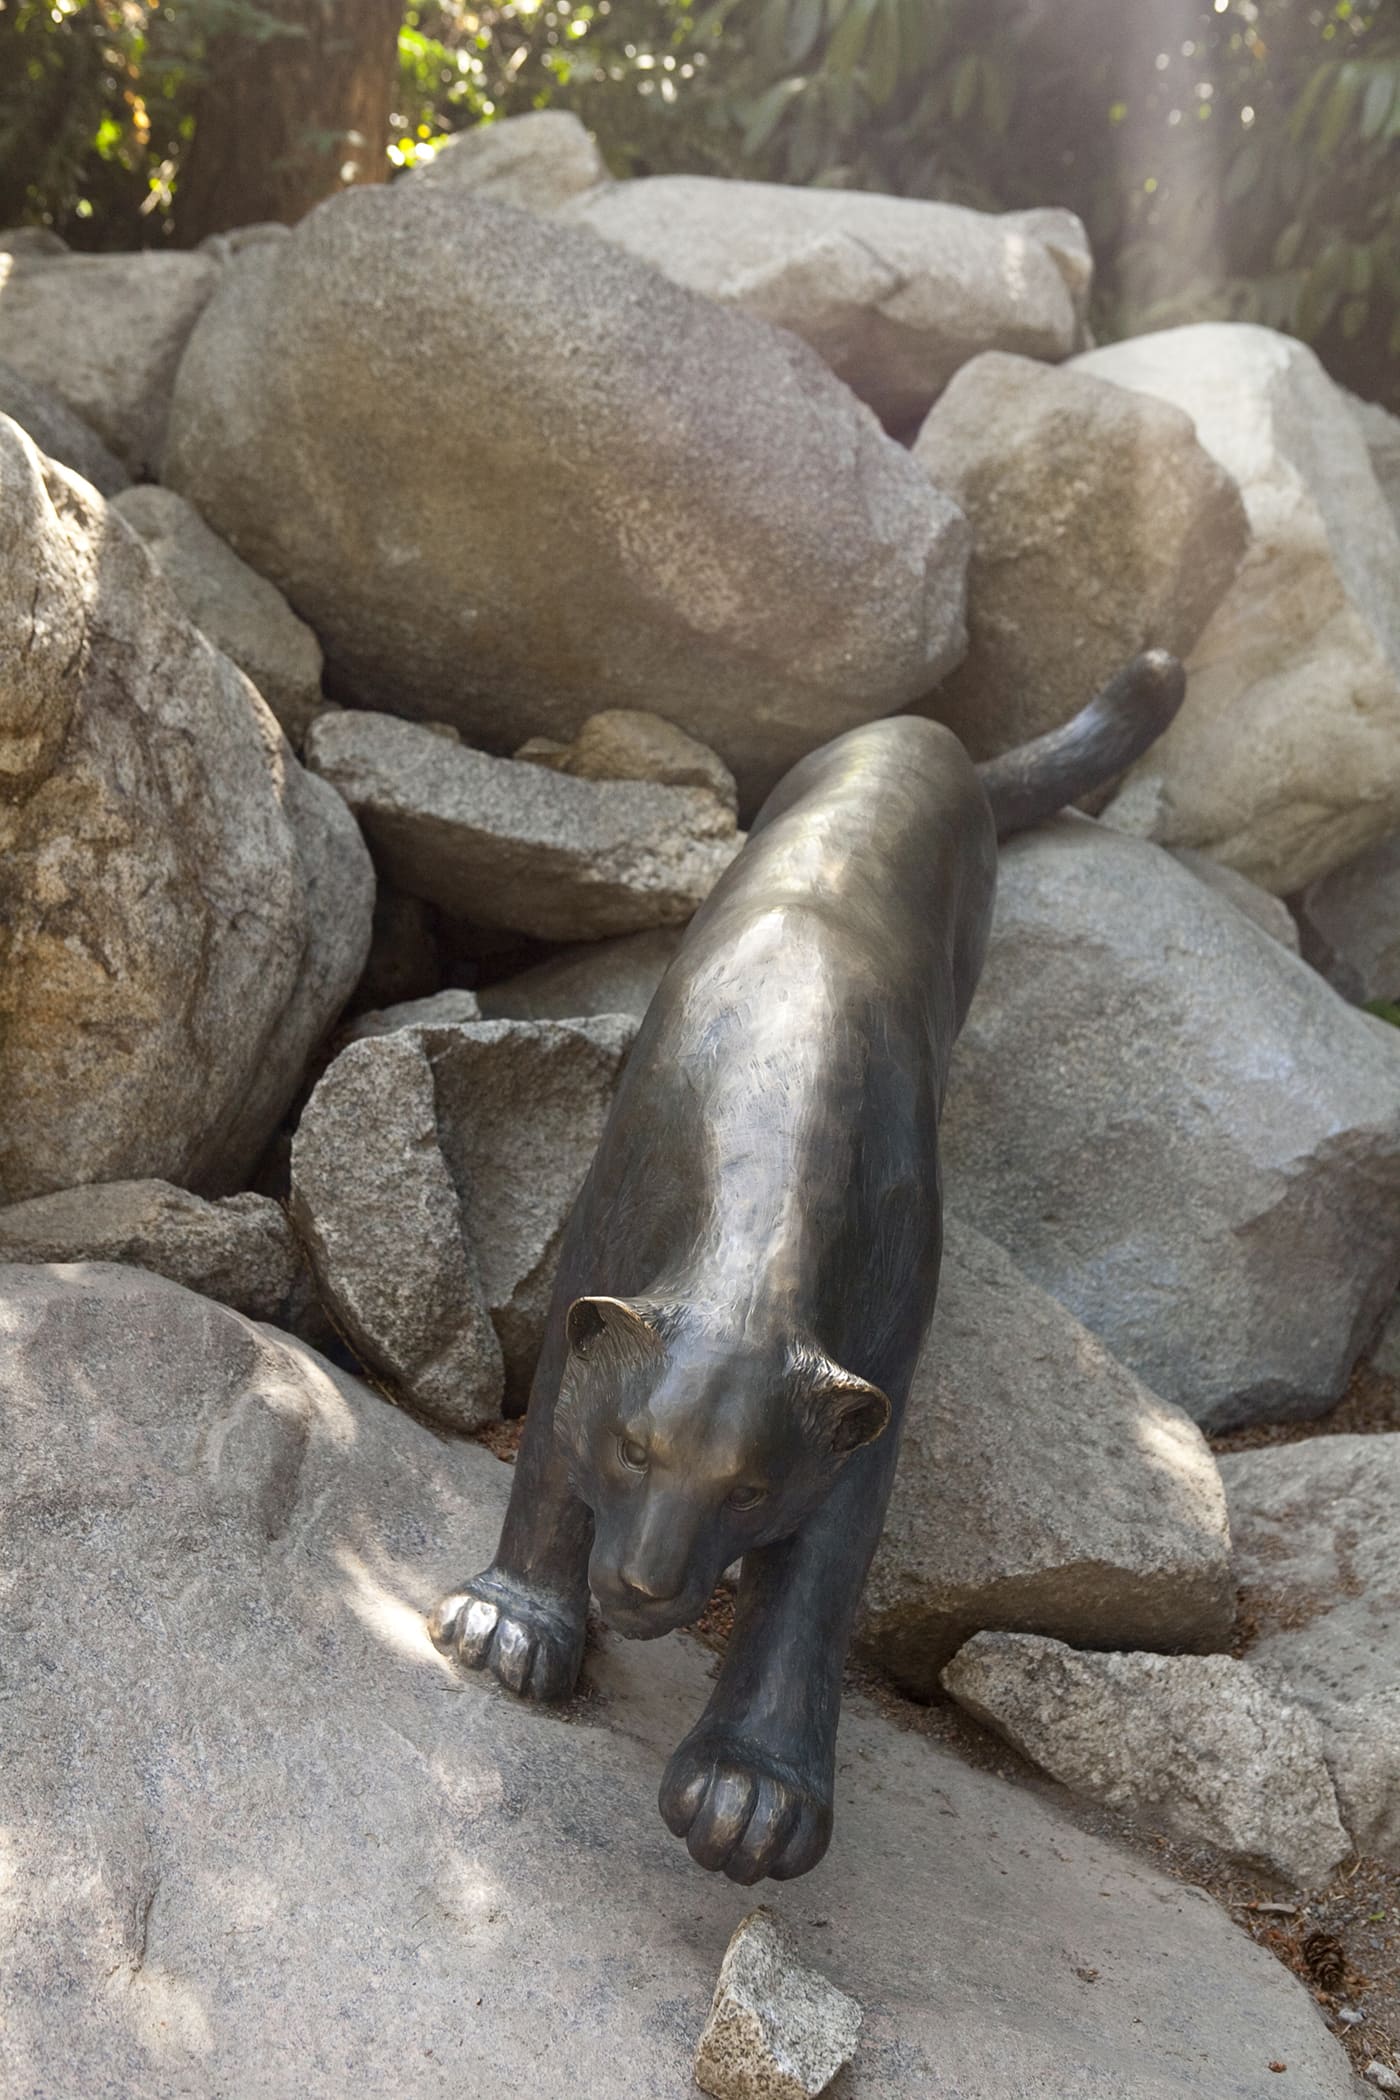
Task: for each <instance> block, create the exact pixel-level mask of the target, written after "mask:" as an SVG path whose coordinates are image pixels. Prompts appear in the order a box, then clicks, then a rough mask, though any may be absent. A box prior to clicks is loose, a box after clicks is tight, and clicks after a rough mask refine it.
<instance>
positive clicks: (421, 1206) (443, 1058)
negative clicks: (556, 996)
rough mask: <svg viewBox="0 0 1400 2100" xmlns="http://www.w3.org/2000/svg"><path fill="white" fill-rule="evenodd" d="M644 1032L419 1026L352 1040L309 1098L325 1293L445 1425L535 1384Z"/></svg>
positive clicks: (360, 1343)
mask: <svg viewBox="0 0 1400 2100" xmlns="http://www.w3.org/2000/svg"><path fill="white" fill-rule="evenodd" d="M429 1003H430V1004H431V1003H433V1002H429ZM635 1034H636V1026H635V1024H634V1023H633V1022H631V1021H630V1020H627V1019H625V1018H623V1017H622V1016H621V1015H605V1016H603V1017H601V1018H598V1019H594V1020H588V1021H584V1020H579V1021H572V1022H559V1021H543V1022H532V1021H481V1022H465V1023H451V1022H442V1021H424V1022H419V1023H417V1024H416V1025H410V1026H408V1027H400V1028H395V1029H393V1030H392V1031H390V1032H389V1033H388V1034H384V1035H379V1036H371V1037H368V1038H364V1039H362V1040H360V1041H359V1042H356V1043H353V1044H352V1045H351V1046H350V1048H349V1049H347V1050H345V1051H343V1052H342V1053H341V1055H340V1056H339V1057H338V1058H336V1060H335V1062H334V1063H333V1064H332V1065H331V1067H330V1069H329V1071H327V1073H326V1074H325V1076H324V1077H323V1078H322V1079H321V1081H320V1082H319V1084H318V1085H317V1087H316V1090H315V1092H314V1093H313V1094H312V1096H311V1099H310V1101H309V1102H308V1103H307V1105H306V1108H305V1110H304V1112H303V1114H302V1118H301V1121H300V1123H299V1124H298V1126H297V1133H296V1137H295V1139H294V1141H293V1144H292V1216H293V1219H294V1220H295V1222H296V1224H297V1226H298V1228H299V1230H300V1232H301V1234H302V1237H303V1239H304V1240H305V1242H306V1245H307V1246H308V1248H309V1249H310V1252H311V1260H312V1265H313V1267H314V1269H315V1272H316V1277H317V1281H318V1283H319V1285H320V1289H321V1295H322V1297H323V1298H324V1300H325V1302H326V1304H327V1305H328V1306H330V1307H331V1309H332V1311H333V1312H334V1313H335V1314H336V1315H337V1317H338V1318H339V1320H340V1322H341V1324H342V1326H343V1327H344V1329H345V1332H346V1333H347V1334H348V1335H349V1337H350V1339H351V1340H352V1341H353V1343H354V1344H355V1347H356V1348H357V1349H358V1350H359V1351H360V1353H361V1355H362V1357H363V1359H364V1362H365V1363H366V1364H367V1365H368V1366H369V1367H370V1368H371V1369H372V1370H374V1371H375V1372H376V1373H377V1374H378V1375H379V1376H380V1377H382V1378H383V1379H384V1380H385V1382H386V1383H387V1385H388V1386H389V1387H390V1389H391V1391H393V1393H394V1394H395V1395H396V1396H397V1397H399V1398H401V1399H403V1400H406V1401H407V1402H408V1403H409V1404H410V1405H411V1406H413V1407H415V1408H417V1409H418V1410H419V1411H420V1412H421V1413H423V1414H426V1415H430V1416H431V1417H432V1418H433V1419H434V1420H435V1421H439V1422H442V1423H444V1424H445V1425H447V1426H448V1427H451V1428H458V1429H461V1428H471V1427H473V1426H475V1425H476V1424H477V1423H480V1422H483V1421H485V1420H487V1419H488V1418H489V1417H490V1416H492V1415H495V1414H498V1413H499V1412H500V1406H501V1399H502V1394H503V1390H505V1389H506V1387H507V1386H508V1389H509V1390H510V1391H511V1392H512V1393H513V1394H514V1395H516V1396H517V1397H519V1398H523V1397H524V1395H525V1393H526V1392H527V1391H528V1389H529V1383H530V1378H531V1376H532V1374H533V1372H534V1367H535V1358H536V1356H537V1355H538V1353H539V1347H540V1343H541V1341H542V1339H543V1336H544V1324H545V1316H546V1314H547V1312H548V1308H549V1293H550V1290H551V1287H552V1285H553V1282H554V1269H555V1264H556V1261H557V1259H558V1254H559V1244H560V1240H561V1238H562V1236H563V1231H564V1226H565V1224H566V1222H567V1220H568V1215H569V1212H570V1210H571V1209H572V1208H573V1202H574V1198H575V1197H576V1196H577V1194H578V1192H579V1190H580V1188H581V1187H582V1186H583V1179H584V1176H585V1174H586V1173H587V1172H588V1167H589V1163H590V1161H591V1160H592V1157H593V1153H594V1151H595V1149H596V1147H597V1143H598V1139H599V1137H600V1136H601V1135H602V1129H603V1123H604V1120H605V1118H606V1116H607V1113H608V1109H609V1108H610V1106H611V1105H612V1095H613V1088H614V1086H615V1084H616V1081H617V1077H618V1074H619V1072H620V1071H621V1068H622V1061H623V1058H624V1056H625V1055H626V1052H627V1050H628V1048H629V1047H630V1045H631V1042H632V1038H633V1036H634V1035H635ZM503 1365H504V1380H505V1384H503Z"/></svg>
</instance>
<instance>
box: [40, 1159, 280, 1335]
mask: <svg viewBox="0 0 1400 2100" xmlns="http://www.w3.org/2000/svg"><path fill="white" fill-rule="evenodd" d="M89 1261H98V1262H128V1263H132V1264H134V1265H135V1266H136V1267H138V1268H142V1269H150V1270H151V1271H153V1273H154V1274H155V1275H157V1276H167V1277H169V1279H170V1281H171V1282H172V1283H182V1284H184V1285H185V1286H186V1287H187V1288H188V1289H190V1290H192V1291H199V1292H200V1293H201V1294H202V1295H203V1296H204V1297H206V1298H217V1299H218V1300H219V1303H220V1304H221V1305H231V1306H233V1308H234V1309H235V1311H237V1312H242V1313H247V1314H248V1316H249V1318H250V1319H254V1320H272V1321H274V1322H275V1323H276V1324H277V1325H278V1326H286V1325H288V1324H289V1323H290V1322H291V1321H292V1320H294V1319H295V1318H296V1315H297V1312H298V1309H299V1305H298V1301H299V1299H300V1298H301V1296H302V1295H303V1293H304V1289H305V1267H306V1265H305V1262H304V1260H303V1258H302V1253H301V1249H300V1247H298V1245H297V1242H296V1236H295V1235H294V1233H293V1231H292V1228H291V1226H290V1225H289V1224H288V1222H287V1215H286V1212H285V1211H284V1210H283V1209H282V1207H281V1205H280V1204H277V1203H274V1202H273V1201H272V1200H271V1198H270V1197H267V1196H254V1195H249V1194H246V1193H245V1194H242V1195H238V1196H224V1197H222V1198H220V1199H219V1201H217V1202H215V1203H209V1202H206V1201H205V1199H204V1198H203V1197H202V1196H192V1195H191V1194H190V1192H189V1190H188V1189H179V1188H174V1187H172V1186H171V1184H170V1183H169V1182H168V1181H112V1182H100V1183H98V1184H96V1185H95V1186H94V1187H91V1188H82V1189H59V1190H56V1191H55V1192H54V1193H53V1194H52V1195H50V1196H31V1197H30V1198H29V1200H28V1202H27V1203H11V1204H8V1205H7V1206H6V1207H5V1208H4V1209H3V1210H0V1263H13V1262H89Z"/></svg>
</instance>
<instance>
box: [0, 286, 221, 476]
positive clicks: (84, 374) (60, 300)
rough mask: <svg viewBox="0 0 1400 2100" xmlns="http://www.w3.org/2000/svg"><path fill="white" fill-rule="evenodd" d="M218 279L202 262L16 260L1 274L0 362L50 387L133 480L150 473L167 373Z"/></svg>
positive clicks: (171, 378)
mask: <svg viewBox="0 0 1400 2100" xmlns="http://www.w3.org/2000/svg"><path fill="white" fill-rule="evenodd" d="M218 281H219V266H218V264H217V263H216V262H214V261H212V260H211V258H210V257H209V256H207V255H189V254H184V255H176V254H156V253H155V252H154V251H153V250H152V249H149V248H147V249H143V250H141V252H140V253H139V254H136V255H70V254H62V255H54V254H49V253H47V252H44V253H40V254H33V253H31V252H23V253H21V254H19V255H17V256H16V259H15V261H14V262H13V263H12V265H11V266H10V268H9V269H8V270H7V272H6V274H5V285H4V296H3V298H0V358H4V359H5V360H6V362H7V363H8V364H11V365H13V366H14V368H15V370H16V371H17V372H19V373H20V374H21V375H22V376H23V377H24V378H25V379H28V380H30V381H33V382H36V383H37V384H39V385H40V386H44V387H49V388H52V390H53V392H54V393H56V394H57V395H58V396H59V398H60V400H61V401H63V402H64V403H65V404H66V405H67V407H68V408H70V409H71V410H72V411H73V413H74V415H77V416H81V417H82V419H83V421H84V422H85V423H87V424H89V425H90V426H91V427H92V429H93V430H95V431H96V432H97V435H98V436H99V437H100V438H101V439H102V441H103V443H104V444H105V445H109V446H110V447H111V449H112V451H113V452H114V453H115V454H116V455H117V458H118V459H119V460H120V461H121V462H122V464H123V466H125V467H127V468H128V469H129V470H130V471H131V473H133V474H157V473H159V471H160V462H161V454H162V452H163V450H164V446H165V425H166V417H167V414H168V412H169V408H170V397H171V391H172V388H173V386H174V383H175V368H176V366H177V365H178V363H179V361H180V357H181V353H182V352H183V350H184V347H185V344H186V342H187V340H188V338H189V334H190V331H191V329H192V328H193V327H194V324H195V322H196V321H197V320H198V318H199V315H200V313H201V311H202V310H203V308H204V305H205V303H206V301H207V300H208V298H209V296H210V294H211V293H212V291H213V289H214V287H215V285H216V284H217V283H218Z"/></svg>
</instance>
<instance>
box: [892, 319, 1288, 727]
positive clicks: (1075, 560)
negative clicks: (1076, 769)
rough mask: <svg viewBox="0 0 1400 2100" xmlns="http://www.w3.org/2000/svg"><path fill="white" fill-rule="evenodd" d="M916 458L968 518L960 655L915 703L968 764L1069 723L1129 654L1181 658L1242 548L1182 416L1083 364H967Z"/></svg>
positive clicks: (1233, 504)
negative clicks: (949, 735) (961, 747)
mask: <svg viewBox="0 0 1400 2100" xmlns="http://www.w3.org/2000/svg"><path fill="white" fill-rule="evenodd" d="M914 457H915V459H917V460H918V461H919V463H920V465H921V466H923V467H925V468H926V469H927V471H928V474H929V478H930V479H931V480H932V481H933V482H934V483H936V485H937V486H938V487H939V488H941V489H943V490H945V491H946V492H947V494H948V495H950V496H952V497H953V499H954V501H955V502H956V503H958V504H959V506H960V507H961V508H962V510H963V511H965V512H966V514H967V520H968V523H969V525H970V526H971V528H972V559H971V562H970V563H969V565H968V572H967V631H968V649H967V655H966V657H965V658H964V660H963V662H962V663H961V664H960V665H959V666H958V668H957V669H956V670H955V671H954V672H953V673H952V674H951V675H950V676H949V677H948V678H946V679H945V680H944V681H943V683H942V684H941V685H940V686H939V688H938V690H937V692H936V693H934V694H933V695H932V696H931V697H930V699H929V701H928V702H927V703H926V704H927V711H928V712H929V713H930V714H932V715H935V716H936V717H937V719H938V720H939V721H940V722H946V723H947V724H948V726H949V728H950V729H954V730H956V731H957V734H958V735H959V736H960V737H961V738H962V741H963V743H964V744H966V746H967V748H968V750H969V751H970V752H971V753H972V755H973V757H974V758H992V757H995V756H996V755H997V754H998V753H999V752H1002V751H1007V750H1010V749H1011V748H1012V746H1013V745H1016V744H1024V743H1028V742H1029V741H1030V739H1031V738H1032V737H1037V736H1041V735H1043V733H1044V732H1045V731H1046V730H1047V729H1054V728H1057V727H1058V726H1059V724H1060V723H1061V722H1066V721H1068V720H1069V717H1070V716H1071V715H1073V714H1077V713H1078V712H1079V710H1080V708H1081V707H1086V706H1087V705H1088V703H1089V702H1090V700H1092V699H1093V697H1094V695H1095V693H1097V692H1098V691H1099V689H1100V687H1101V686H1103V685H1105V684H1106V683H1107V682H1108V680H1109V679H1110V678H1111V677H1112V676H1113V674H1114V672H1115V671H1118V670H1121V668H1122V666H1123V665H1124V664H1125V663H1127V662H1128V660H1129V658H1130V657H1133V656H1136V655H1137V654H1138V652H1139V651H1140V650H1142V649H1170V650H1171V651H1172V653H1173V654H1174V655H1176V656H1180V657H1183V658H1184V657H1185V656H1186V655H1187V654H1188V652H1189V651H1190V649H1191V646H1192V644H1193V643H1194V642H1195V641H1196V639H1197V637H1198V636H1199V634H1200V633H1201V630H1202V629H1203V628H1204V626H1205V624H1206V622H1207V620H1208V619H1209V618H1210V615H1211V614H1212V613H1213V612H1214V610H1215V608H1216V606H1217V605H1218V604H1219V602H1220V600H1221V598H1222V597H1223V596H1224V595H1225V592H1226V591H1227V590H1228V588H1229V586H1230V583H1231V581H1232V579H1233V577H1234V574H1235V571H1236V569H1237V568H1238V567H1239V565H1240V561H1241V558H1242V557H1243V555H1244V551H1245V548H1246V546H1247V544H1248V540H1249V527H1248V525H1247V523H1246V521H1245V514H1244V505H1243V504H1242V503H1241V501H1240V493H1239V490H1238V489H1237V488H1236V486H1235V484H1234V481H1233V480H1232V479H1231V477H1230V475H1229V474H1228V473H1226V471H1225V469H1224V468H1223V467H1222V466H1220V465H1219V464H1218V463H1217V462H1216V461H1215V460H1214V459H1212V457H1211V455H1210V454H1209V453H1208V452H1207V451H1206V450H1205V448H1204V446H1202V445H1201V444H1200V443H1199V442H1198V440H1197V437H1196V432H1195V429H1194V427H1193V425H1192V422H1191V418H1190V417H1189V416H1188V415H1186V414H1185V413H1184V412H1183V411H1182V410H1181V409H1179V408H1176V407H1174V406H1173V405H1172V404H1171V403H1170V402H1167V401H1157V400H1154V399H1153V398H1152V397H1151V396H1150V395H1147V394H1142V393H1135V392H1131V391H1129V389H1127V388H1126V387H1120V386H1114V385H1113V384H1112V383H1111V382H1110V381H1109V380H1107V379H1100V378H1097V377H1095V376H1094V375H1093V374H1092V373H1089V372H1085V371H1082V370H1078V369H1076V370H1072V371H1069V370H1055V369H1052V368H1051V367H1050V366H1047V365H1043V364H1036V363H1034V362H1033V361H1032V359H1030V358H1027V357H1008V356H1005V355H1003V354H1001V353H1000V352H992V353H990V354H988V355H987V356H985V357H978V358H974V359H973V361H972V362H971V363H970V364H967V365H964V366H963V368H962V370H961V371H960V372H959V373H958V374H957V376H956V377H955V378H954V379H953V380H952V382H951V383H950V384H949V386H948V388H947V389H946V391H945V392H944V393H943V394H942V396H941V397H940V398H939V400H938V401H937V403H936V404H935V406H934V409H933V412H932V414H931V415H930V416H929V417H928V420H927V421H926V422H925V424H924V426H923V428H922V430H921V431H920V432H919V437H918V442H917V443H916V445H915V447H914Z"/></svg>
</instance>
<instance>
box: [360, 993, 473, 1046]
mask: <svg viewBox="0 0 1400 2100" xmlns="http://www.w3.org/2000/svg"><path fill="white" fill-rule="evenodd" d="M480 1019H481V1001H480V1000H479V999H478V998H477V996H476V993H475V992H461V991H455V990H449V991H445V992H433V993H432V994H431V995H430V996H429V997H428V998H426V999H405V1000H404V1001H403V1003H402V1004H401V1005H399V1006H381V1007H377V1008H374V1009H373V1010H372V1011H371V1012H369V1013H364V1014H357V1015H356V1017H355V1019H354V1020H353V1021H350V1022H347V1023H346V1025H345V1027H344V1028H342V1029H341V1030H340V1031H339V1038H338V1040H339V1042H340V1044H341V1046H342V1048H343V1047H345V1046H346V1045H348V1044H350V1043H360V1042H363V1041H364V1040H365V1038H366V1037H367V1036H372V1035H393V1034H394V1033H395V1032H396V1031H397V1030H398V1029H400V1028H418V1027H422V1026H424V1025H427V1026H432V1025H434V1024H436V1025H437V1026H439V1027H440V1026H442V1025H443V1024H445V1023H446V1024H449V1025H450V1024H454V1023H456V1022H458V1021H479V1020H480Z"/></svg>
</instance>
